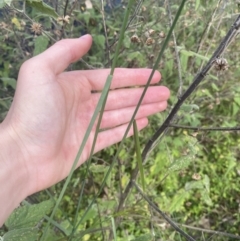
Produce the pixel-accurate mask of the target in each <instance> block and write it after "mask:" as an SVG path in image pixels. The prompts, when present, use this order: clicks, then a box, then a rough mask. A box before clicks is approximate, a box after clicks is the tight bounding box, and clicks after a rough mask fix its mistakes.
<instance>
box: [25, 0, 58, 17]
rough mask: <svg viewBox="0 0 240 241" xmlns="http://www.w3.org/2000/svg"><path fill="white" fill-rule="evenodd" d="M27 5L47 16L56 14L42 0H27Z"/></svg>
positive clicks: (56, 15) (55, 15)
mask: <svg viewBox="0 0 240 241" xmlns="http://www.w3.org/2000/svg"><path fill="white" fill-rule="evenodd" d="M26 4H27V6H30V7H32V8H34V9H36V10H37V11H38V12H40V13H43V14H45V15H47V16H49V17H52V18H55V19H56V18H57V17H58V14H57V13H56V12H55V10H54V9H53V8H52V7H50V6H49V5H47V4H46V3H44V2H43V1H42V0H27V1H26Z"/></svg>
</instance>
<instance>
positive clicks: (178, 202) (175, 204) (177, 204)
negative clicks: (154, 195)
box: [168, 190, 189, 213]
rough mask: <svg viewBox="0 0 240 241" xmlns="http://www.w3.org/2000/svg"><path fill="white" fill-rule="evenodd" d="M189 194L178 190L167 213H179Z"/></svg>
mask: <svg viewBox="0 0 240 241" xmlns="http://www.w3.org/2000/svg"><path fill="white" fill-rule="evenodd" d="M188 196H189V193H188V192H186V191H184V190H180V191H179V192H178V193H177V194H176V195H175V196H174V197H173V200H172V202H171V205H170V207H169V208H168V211H169V212H170V213H173V212H178V211H180V209H181V208H182V207H183V203H184V202H185V200H186V199H187V198H188Z"/></svg>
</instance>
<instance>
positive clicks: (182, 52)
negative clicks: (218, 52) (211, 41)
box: [177, 46, 209, 61]
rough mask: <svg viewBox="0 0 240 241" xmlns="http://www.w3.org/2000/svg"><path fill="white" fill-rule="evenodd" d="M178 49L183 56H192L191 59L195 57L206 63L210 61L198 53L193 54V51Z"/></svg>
mask: <svg viewBox="0 0 240 241" xmlns="http://www.w3.org/2000/svg"><path fill="white" fill-rule="evenodd" d="M177 49H178V50H179V51H180V52H181V54H183V55H186V56H191V57H192V56H195V57H197V58H199V59H201V60H204V61H208V60H209V58H208V57H206V56H203V55H201V54H197V53H195V52H193V51H189V50H186V49H184V47H180V46H178V47H177Z"/></svg>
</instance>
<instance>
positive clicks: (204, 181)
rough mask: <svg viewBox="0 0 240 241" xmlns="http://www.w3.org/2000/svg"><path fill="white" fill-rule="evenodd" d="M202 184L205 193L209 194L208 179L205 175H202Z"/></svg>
mask: <svg viewBox="0 0 240 241" xmlns="http://www.w3.org/2000/svg"><path fill="white" fill-rule="evenodd" d="M202 183H203V185H204V187H205V188H206V191H207V192H208V193H209V192H210V179H209V177H208V176H207V175H204V178H203V180H202Z"/></svg>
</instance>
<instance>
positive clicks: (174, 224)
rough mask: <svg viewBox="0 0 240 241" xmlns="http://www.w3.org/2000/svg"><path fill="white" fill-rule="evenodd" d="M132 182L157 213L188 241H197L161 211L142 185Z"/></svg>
mask: <svg viewBox="0 0 240 241" xmlns="http://www.w3.org/2000/svg"><path fill="white" fill-rule="evenodd" d="M132 184H133V185H134V186H135V187H136V189H137V191H138V192H139V193H140V194H141V196H142V197H143V198H144V199H145V200H146V201H147V202H148V204H149V205H150V207H152V208H153V209H154V210H155V211H156V212H157V213H159V214H160V215H161V216H162V217H163V218H164V219H165V220H166V221H167V222H168V223H169V224H170V225H171V226H172V228H174V229H175V230H176V231H177V232H179V233H180V234H181V235H182V236H184V237H185V238H186V240H188V241H195V239H193V238H192V237H191V236H189V235H188V234H187V233H185V232H184V231H183V230H182V229H180V228H179V227H178V225H177V224H176V223H175V222H173V221H172V220H171V219H170V218H169V217H168V216H167V215H166V214H165V213H164V212H163V211H161V210H160V209H159V208H158V207H157V206H156V205H155V204H154V203H153V202H152V201H151V200H150V199H149V198H148V197H147V196H146V195H145V194H144V193H143V192H142V190H141V189H140V187H139V186H138V185H137V184H136V183H135V182H134V181H132Z"/></svg>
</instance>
